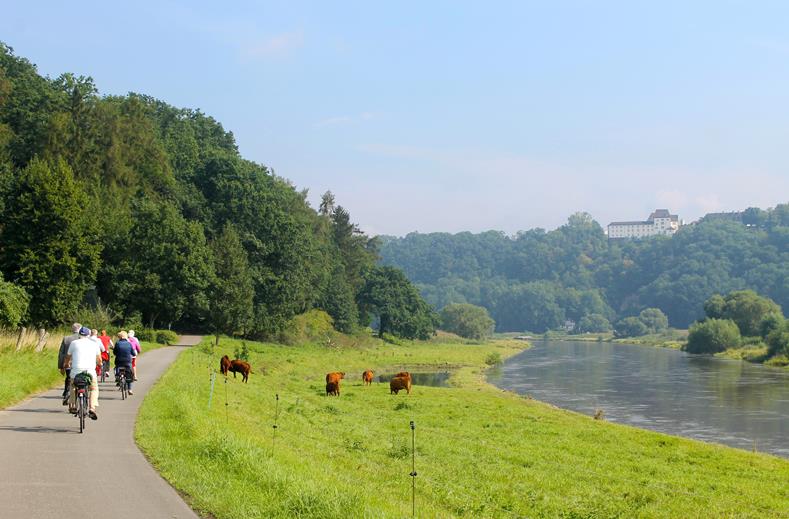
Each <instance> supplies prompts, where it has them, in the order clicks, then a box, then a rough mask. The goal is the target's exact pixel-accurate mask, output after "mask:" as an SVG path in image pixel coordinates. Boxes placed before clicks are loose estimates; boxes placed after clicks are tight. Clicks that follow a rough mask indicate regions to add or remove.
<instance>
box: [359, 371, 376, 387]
mask: <svg viewBox="0 0 789 519" xmlns="http://www.w3.org/2000/svg"><path fill="white" fill-rule="evenodd" d="M362 380H363V381H364V385H365V386H369V385H370V384H372V383H373V372H372V370H369V369H368V370H367V371H365V372H364V373H362Z"/></svg>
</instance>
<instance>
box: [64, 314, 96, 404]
mask: <svg viewBox="0 0 789 519" xmlns="http://www.w3.org/2000/svg"><path fill="white" fill-rule="evenodd" d="M89 336H90V330H89V329H87V328H85V327H84V326H83V327H82V328H80V329H79V339H77V340H75V341H71V343H70V344H69V347H68V351H67V352H66V360H65V365H66V366H69V365H70V366H71V373H70V375H71V384H70V385H71V391H70V392H69V401H68V403H69V412H72V413H73V412H76V408H77V392H76V390H75V387H74V377H76V376H77V374H79V373H83V372H84V373H87V374H88V375H89V376H90V402H89V403H88V409H89V410H88V416H90V419H91V420H96V419H98V415H96V407H97V406H98V405H99V383H98V380H97V379H96V366H97V365H101V348H100V345H99V344H97V343H96V342H95V341H92V340H90V338H89Z"/></svg>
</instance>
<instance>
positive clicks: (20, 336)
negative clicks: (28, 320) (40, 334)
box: [16, 326, 27, 351]
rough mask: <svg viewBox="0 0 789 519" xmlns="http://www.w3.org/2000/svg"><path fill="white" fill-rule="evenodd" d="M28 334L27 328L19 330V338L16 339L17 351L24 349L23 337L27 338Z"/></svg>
mask: <svg viewBox="0 0 789 519" xmlns="http://www.w3.org/2000/svg"><path fill="white" fill-rule="evenodd" d="M26 332H27V328H25V327H24V326H22V327H21V328H19V336H18V337H17V338H16V351H19V350H21V349H22V337H24V336H25V333H26Z"/></svg>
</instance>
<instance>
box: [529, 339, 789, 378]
mask: <svg viewBox="0 0 789 519" xmlns="http://www.w3.org/2000/svg"><path fill="white" fill-rule="evenodd" d="M679 331H685V330H679ZM531 340H532V341H540V340H547V341H567V342H605V343H609V344H619V345H621V346H649V347H653V348H666V349H670V350H682V348H683V347H684V346H685V344H686V341H678V340H676V339H675V338H668V337H661V336H660V335H648V336H643V337H626V338H621V339H620V338H615V337H610V336H607V335H599V334H584V335H551V336H549V337H534V338H532V339H531ZM766 354H767V347H766V346H765V347H749V345H743V346H739V347H736V348H728V349H726V350H724V351H722V352H720V353H714V354H712V355H710V356H713V357H718V358H721V359H728V360H739V361H744V362H749V363H751V364H757V365H761V366H765V367H768V368H771V369H781V370H787V371H789V358H786V357H783V356H781V355H777V356H773V357H771V358H766ZM692 355H709V354H705V353H696V354H692Z"/></svg>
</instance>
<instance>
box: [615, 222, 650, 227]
mask: <svg viewBox="0 0 789 519" xmlns="http://www.w3.org/2000/svg"><path fill="white" fill-rule="evenodd" d="M651 224H652V222H611V223H609V224H608V225H609V227H610V226H611V225H651Z"/></svg>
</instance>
